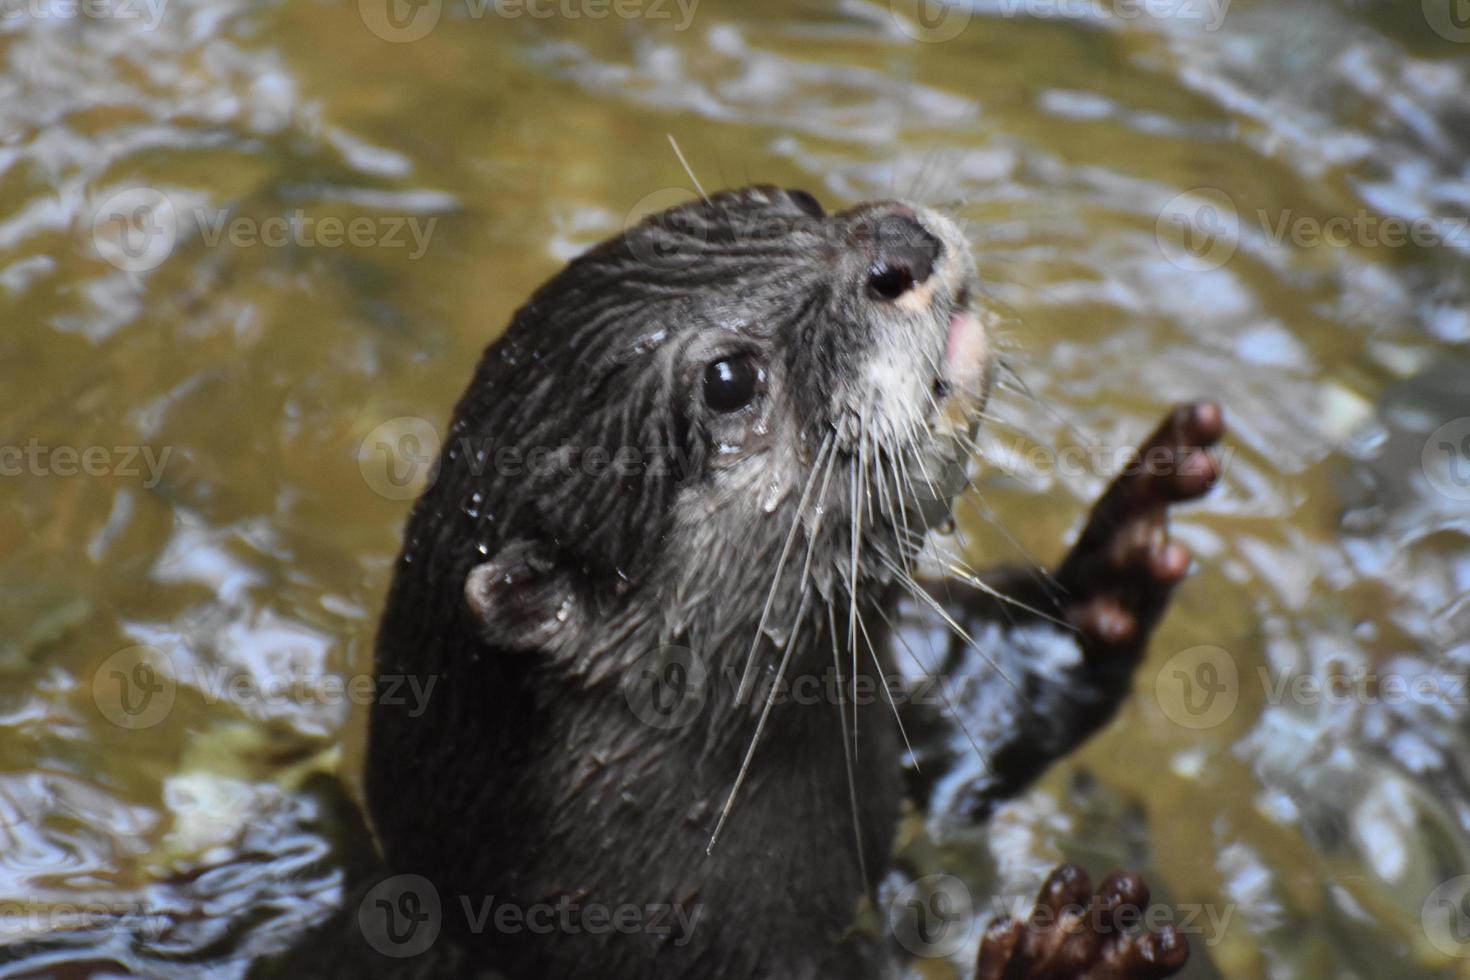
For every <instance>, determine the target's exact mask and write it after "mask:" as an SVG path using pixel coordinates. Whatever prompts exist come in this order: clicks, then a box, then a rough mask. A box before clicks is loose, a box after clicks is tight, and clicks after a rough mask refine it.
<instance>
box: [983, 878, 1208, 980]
mask: <svg viewBox="0 0 1470 980" xmlns="http://www.w3.org/2000/svg"><path fill="white" fill-rule="evenodd" d="M1148 898H1149V895H1148V887H1147V886H1146V885H1145V884H1144V882H1143V879H1142V878H1140V877H1139V876H1138V875H1136V874H1133V873H1131V872H1114V873H1113V874H1111V875H1109V876H1108V877H1107V879H1105V880H1104V881H1103V883H1102V885H1101V887H1099V888H1098V890H1097V892H1096V893H1093V892H1092V886H1091V884H1090V882H1089V881H1088V878H1087V872H1085V871H1083V870H1082V869H1081V868H1079V867H1077V866H1076V865H1072V864H1067V865H1063V866H1062V867H1060V868H1057V869H1056V870H1055V871H1053V872H1052V873H1051V875H1050V876H1049V877H1048V878H1047V879H1046V883H1045V884H1043V885H1042V886H1041V891H1040V893H1039V894H1038V895H1037V898H1036V906H1035V908H1033V909H1032V912H1031V915H1030V917H1029V918H1028V919H1027V920H1026V921H1025V922H1020V921H1017V920H1015V919H1011V918H1001V919H998V920H996V921H995V922H993V923H991V925H990V927H989V928H988V929H986V931H985V938H984V940H983V941H982V942H981V944H980V955H979V958H978V960H977V961H976V965H975V980H1161V978H1163V977H1169V976H1172V975H1174V974H1175V973H1177V972H1179V970H1180V969H1182V968H1183V966H1184V964H1185V962H1186V961H1187V960H1188V959H1189V945H1188V943H1186V942H1185V940H1184V937H1183V936H1182V935H1180V933H1179V930H1178V929H1176V928H1175V927H1174V926H1172V925H1166V926H1163V927H1162V928H1160V929H1159V930H1157V931H1155V932H1149V931H1144V930H1141V929H1139V928H1138V927H1137V923H1138V921H1139V920H1140V919H1141V918H1142V915H1143V911H1144V910H1145V909H1146V908H1147V907H1148Z"/></svg>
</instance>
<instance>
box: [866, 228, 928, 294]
mask: <svg viewBox="0 0 1470 980" xmlns="http://www.w3.org/2000/svg"><path fill="white" fill-rule="evenodd" d="M872 231H873V237H872V239H871V242H872V244H871V246H870V247H871V248H872V252H870V253H869V254H870V255H871V256H872V260H873V264H872V266H871V267H870V269H869V272H868V287H869V289H870V290H871V292H872V293H873V295H875V296H878V297H880V298H882V299H886V300H894V299H897V298H898V297H899V296H901V295H903V294H904V293H905V292H907V291H908V290H910V289H913V288H914V287H915V286H917V285H919V284H921V283H923V282H924V281H926V280H927V279H928V278H929V276H930V275H932V274H933V272H934V267H935V266H936V265H938V264H939V259H940V257H941V256H942V255H943V254H944V246H943V245H942V244H941V243H940V241H939V239H937V238H935V237H934V236H933V235H932V234H931V233H930V232H929V230H928V229H927V228H925V227H924V226H923V225H922V224H920V223H919V222H918V221H917V220H915V219H914V217H912V214H911V212H908V211H907V210H902V211H892V212H889V213H887V214H884V215H882V216H881V217H880V218H878V220H877V221H876V222H875V224H874V225H873V226H872Z"/></svg>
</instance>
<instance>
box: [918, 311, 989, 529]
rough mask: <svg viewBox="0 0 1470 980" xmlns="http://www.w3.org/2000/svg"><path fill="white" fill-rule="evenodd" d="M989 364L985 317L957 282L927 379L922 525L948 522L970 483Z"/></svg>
mask: <svg viewBox="0 0 1470 980" xmlns="http://www.w3.org/2000/svg"><path fill="white" fill-rule="evenodd" d="M993 368H994V364H993V358H992V357H991V353H990V341H989V334H988V332H987V330H986V328H985V322H984V320H983V319H982V314H981V312H980V311H979V310H978V309H977V308H976V305H975V302H974V295H973V290H972V289H971V287H970V286H969V285H968V284H966V285H962V286H960V287H959V288H958V289H957V290H956V292H955V297H954V303H953V305H952V306H951V308H950V311H949V315H948V325H947V328H946V330H945V337H944V354H943V356H942V358H941V360H940V363H939V370H938V372H937V374H936V376H935V378H934V383H933V394H932V400H933V402H934V406H935V407H934V412H933V416H932V419H931V424H930V436H931V438H932V443H931V444H932V447H933V449H934V457H933V459H932V460H931V461H930V463H929V464H928V465H926V466H925V467H924V470H925V473H924V479H923V481H922V488H921V492H920V493H919V494H918V499H917V500H916V501H915V504H916V505H917V507H916V509H917V511H918V516H919V520H920V522H921V524H922V525H923V526H924V527H925V528H926V529H929V528H934V527H938V526H940V525H943V524H946V523H948V522H949V521H950V520H951V519H952V516H953V508H954V502H955V499H956V498H957V497H958V496H959V495H960V494H961V493H962V492H963V491H964V490H965V489H966V488H967V487H968V486H969V485H970V475H969V466H970V459H971V448H972V447H973V445H974V440H975V434H976V432H977V430H978V429H979V426H980V419H981V416H982V415H983V413H984V410H985V404H986V402H987V401H988V399H989V393H990V387H991V380H992V378H991V375H992V372H993Z"/></svg>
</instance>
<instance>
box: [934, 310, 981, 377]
mask: <svg viewBox="0 0 1470 980" xmlns="http://www.w3.org/2000/svg"><path fill="white" fill-rule="evenodd" d="M984 359H985V329H984V328H983V327H981V326H980V318H979V317H978V316H976V315H975V314H974V312H973V311H971V310H963V311H960V312H957V313H952V314H950V317H949V339H948V341H947V342H946V344H945V347H944V371H945V374H946V375H948V376H949V380H950V381H957V382H960V383H961V384H963V383H965V382H967V381H972V380H974V379H975V378H976V377H978V376H979V374H980V369H981V364H982V362H983V361H984Z"/></svg>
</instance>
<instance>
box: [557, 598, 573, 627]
mask: <svg viewBox="0 0 1470 980" xmlns="http://www.w3.org/2000/svg"><path fill="white" fill-rule="evenodd" d="M571 617H572V600H570V599H564V600H562V604H561V605H560V606H558V607H557V609H556V621H557V622H558V623H565V622H566V621H567V620H568V619H570V618H571Z"/></svg>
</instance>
